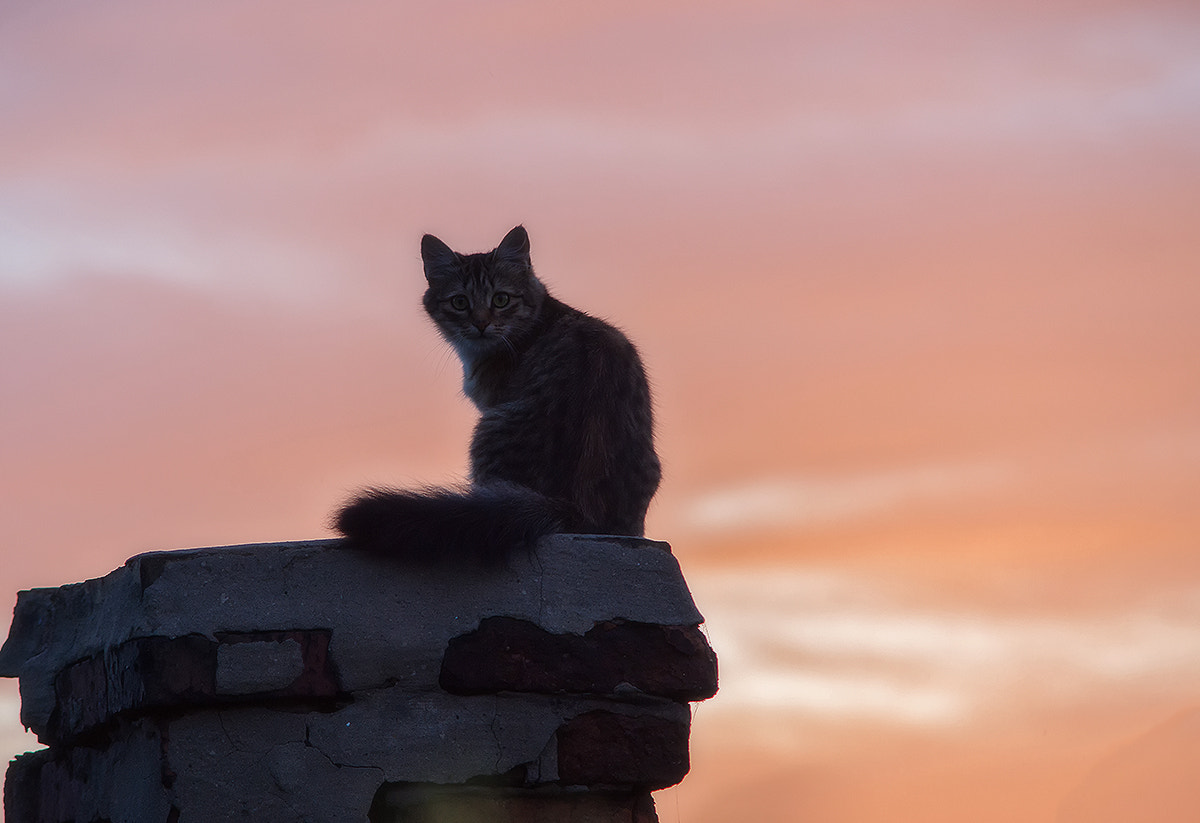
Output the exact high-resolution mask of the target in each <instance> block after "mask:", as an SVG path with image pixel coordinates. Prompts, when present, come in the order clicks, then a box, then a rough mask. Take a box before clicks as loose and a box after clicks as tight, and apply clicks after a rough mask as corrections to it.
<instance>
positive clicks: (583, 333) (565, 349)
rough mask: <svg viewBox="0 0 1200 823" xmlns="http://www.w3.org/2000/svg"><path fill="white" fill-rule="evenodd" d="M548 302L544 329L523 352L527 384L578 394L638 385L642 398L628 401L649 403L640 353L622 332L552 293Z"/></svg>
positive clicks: (530, 387)
mask: <svg viewBox="0 0 1200 823" xmlns="http://www.w3.org/2000/svg"><path fill="white" fill-rule="evenodd" d="M547 303H548V304H549V305H547V306H546V307H545V313H546V317H545V324H544V326H543V328H542V332H541V333H540V334H539V335H538V337H537V339H536V340H535V341H534V344H533V345H532V346H531V347H530V350H529V351H528V352H527V355H526V357H525V358H523V360H524V363H523V364H522V365H523V366H525V368H524V369H522V370H521V371H523V372H525V374H524V375H523V377H524V378H525V380H524V381H522V382H526V381H527V382H526V386H525V388H526V390H535V391H536V389H537V388H539V387H541V388H544V389H546V390H559V391H561V390H564V389H565V390H567V391H569V392H570V393H571V394H573V395H575V396H577V397H578V394H577V393H578V392H581V391H582V392H585V393H586V394H589V395H594V394H596V393H600V392H605V391H612V390H619V389H628V390H637V389H639V388H640V389H641V390H642V391H644V392H645V398H644V399H642V398H626V401H627V402H629V401H630V400H636V401H637V402H645V403H646V404H648V403H649V391H648V388H647V381H646V374H645V369H644V367H643V366H642V360H641V357H640V356H639V355H638V351H637V348H636V347H635V346H634V345H633V343H632V342H631V341H630V339H629V338H628V337H627V336H626V335H625V333H624V332H622V331H621V330H620V329H618V328H617V327H615V326H613V325H612V324H610V323H608V322H606V321H604V320H601V319H600V318H598V317H594V316H592V315H590V314H587V313H586V312H582V311H580V310H578V309H575V308H572V307H571V306H568V305H567V304H565V303H563V302H561V301H559V300H556V299H554V298H552V297H548V298H547ZM580 399H582V398H580ZM592 399H595V398H592Z"/></svg>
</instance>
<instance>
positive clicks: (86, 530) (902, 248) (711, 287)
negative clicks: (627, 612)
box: [0, 0, 1200, 823]
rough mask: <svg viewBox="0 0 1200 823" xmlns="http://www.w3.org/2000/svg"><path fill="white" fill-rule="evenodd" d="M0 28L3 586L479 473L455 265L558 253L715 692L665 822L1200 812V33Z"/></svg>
mask: <svg viewBox="0 0 1200 823" xmlns="http://www.w3.org/2000/svg"><path fill="white" fill-rule="evenodd" d="M0 23H2V24H0V109H2V110H3V111H4V112H5V114H4V116H3V117H0V349H2V350H3V352H4V357H3V358H2V359H0V424H2V425H0V465H2V466H3V471H0V499H2V500H3V501H4V502H3V504H2V505H0V527H2V529H3V541H4V542H3V548H2V549H0V551H2V552H3V555H2V557H3V561H2V563H0V595H3V596H6V597H10V598H14V597H15V593H16V591H17V590H18V589H25V588H30V587H34V586H57V585H61V584H64V583H68V582H72V581H76V580H82V579H85V578H88V577H95V576H98V575H101V574H104V573H106V572H108V571H109V570H110V569H112V568H114V567H115V566H117V565H119V564H120V563H121V562H123V561H124V560H125V559H126V558H127V557H128V556H130V555H133V554H136V553H138V552H142V551H146V550H152V549H170V548H182V547H188V546H203V545H222V544H228V543H245V542H254V541H276V540H289V539H300V538H308V537H326V536H329V532H328V528H327V519H328V516H329V514H330V512H331V511H332V510H333V509H334V507H335V506H336V505H337V504H338V503H339V502H340V501H342V500H343V499H344V498H345V497H346V496H347V495H348V494H350V493H351V492H352V491H353V490H355V489H356V488H359V487H361V486H363V485H367V484H370V483H389V484H407V483H438V482H445V481H450V480H454V479H456V478H460V477H461V476H462V475H463V473H464V472H465V469H466V444H467V440H468V438H469V435H470V427H471V425H472V421H473V414H472V410H471V408H470V404H469V403H468V402H467V401H466V400H465V399H463V397H462V396H461V391H460V372H459V366H458V364H457V362H456V360H455V359H454V357H453V353H452V352H451V351H449V350H448V348H447V347H446V346H445V345H444V344H443V343H442V342H441V341H440V340H439V338H438V337H437V335H436V333H435V331H434V330H433V328H432V326H431V325H430V324H429V322H428V320H427V319H426V318H425V317H423V316H422V312H421V305H420V293H421V291H422V289H423V282H422V276H421V269H420V255H419V249H418V244H419V239H420V237H421V235H422V234H423V233H424V232H427V231H429V232H435V233H436V234H437V235H438V236H439V237H442V238H443V239H444V240H445V241H446V242H447V243H449V244H450V245H451V246H453V247H455V248H456V249H461V250H463V251H475V250H481V249H485V248H491V247H492V246H494V245H495V244H496V243H497V242H498V241H499V239H500V238H501V237H502V236H503V234H504V233H505V232H506V231H507V230H508V229H510V228H511V227H512V226H514V225H516V224H518V223H523V224H524V225H525V226H526V227H527V228H528V229H529V233H530V236H531V240H532V255H533V261H534V265H535V267H536V269H537V271H538V273H539V275H540V276H541V277H542V279H544V280H545V281H546V282H547V284H548V285H549V286H550V288H551V290H552V291H553V292H554V293H555V294H556V295H557V296H559V297H560V298H561V299H563V300H564V301H566V302H567V303H570V304H571V305H574V306H576V307H578V308H581V309H584V310H586V311H588V312H590V313H593V314H596V315H598V316H602V317H605V318H607V319H609V320H611V321H612V322H614V323H616V324H617V325H619V326H621V327H622V328H623V329H624V330H625V331H626V332H627V333H628V334H629V336H630V337H631V338H632V339H633V340H635V341H636V342H637V344H638V346H639V348H640V350H641V352H642V355H643V358H644V359H645V361H646V363H647V367H648V370H649V372H650V374H651V378H652V381H653V383H654V386H655V391H656V402H657V414H658V439H659V451H660V453H661V455H662V457H663V463H664V470H665V479H664V483H663V486H662V488H661V491H660V493H659V496H658V497H657V498H656V500H655V502H654V504H653V505H652V507H651V511H650V518H649V523H648V536H650V537H654V538H658V539H663V540H667V541H669V542H670V543H671V544H672V546H673V549H674V552H675V554H676V556H677V557H678V558H679V560H680V563H681V565H682V566H683V569H684V573H685V575H686V576H687V578H688V580H689V582H690V584H691V586H692V589H693V594H694V595H695V599H696V602H697V605H698V606H699V608H700V610H701V611H702V612H704V614H705V616H706V618H707V621H708V622H707V626H706V630H707V632H708V634H709V637H710V639H711V642H712V644H713V646H714V647H715V648H716V650H717V653H718V656H719V658H720V664H721V691H720V692H719V693H718V695H717V697H716V698H714V699H713V700H712V701H709V702H706V703H703V704H700V705H699V706H697V707H696V713H695V718H694V723H693V735H692V748H693V768H692V772H691V774H690V775H689V776H688V778H687V779H686V780H685V781H684V782H683V783H682V784H681V785H680V786H678V787H676V788H673V789H669V790H666V791H664V792H660V793H658V794H657V803H658V809H659V815H660V818H661V819H662V820H663V821H664V823H668V822H669V823H676V821H683V822H684V823H722V822H723V821H728V820H738V819H745V820H755V821H759V822H760V823H766V822H767V821H778V823H791V821H797V820H803V821H806V822H808V823H862V822H863V821H880V822H881V823H882V822H883V821H887V823H895V822H896V821H914V822H916V821H919V822H920V823H930V821H946V823H951V821H953V822H954V823H958V821H967V820H969V821H973V823H979V822H980V821H984V822H985V823H986V822H987V821H996V823H1000V821H1004V822H1005V823H1010V822H1011V821H1022V822H1023V823H1029V822H1033V823H1038V822H1040V821H1046V822H1047V823H1049V822H1050V821H1061V823H1106V822H1107V821H1112V822H1113V823H1115V821H1128V820H1133V819H1136V820H1139V821H1142V820H1144V821H1184V820H1187V821H1194V820H1196V819H1200V795H1198V794H1197V793H1196V791H1195V788H1194V784H1195V778H1194V775H1192V774H1189V770H1191V771H1194V764H1195V763H1196V758H1197V756H1200V505H1197V502H1198V501H1200V319H1198V318H1200V229H1198V227H1200V8H1198V7H1195V6H1194V4H1187V3H1178V2H1170V1H1169V0H1149V2H1145V1H1143V2H1137V3H1135V2H1132V0H1094V2H1068V3H1058V4H1045V3H1041V4H1034V3H1021V2H1017V3H1014V2H1005V3H1002V2H998V0H981V1H980V2H974V3H968V4H961V3H948V2H941V0H916V1H914V2H903V3H883V2H875V0H864V1H863V2H849V3H832V2H817V0H805V2H800V3H796V2H786V3H785V2H774V0H753V2H737V3H732V2H718V0H713V1H712V2H700V3H695V2H693V3H678V2H673V0H650V1H649V2H647V1H646V0H642V2H638V3H632V2H609V3H605V4H589V5H586V6H575V5H572V4H556V3H549V2H545V1H544V0H518V1H517V2H511V3H494V2H492V3H485V2H458V3H440V4H429V5H424V4H396V3H374V2H368V3H362V4H356V5H355V6H354V7H353V9H350V8H349V7H344V6H340V5H333V4H325V5H322V4H314V3H305V4H296V3H290V2H289V3H284V2H280V0H264V2H255V3H242V2H232V0H216V1H215V2H208V3H203V4H184V3H151V2H145V1H144V0H111V2H108V3H104V4H87V3H68V4H42V3H32V2H25V0H19V1H18V2H10V3H8V4H6V6H5V8H4V10H3V11H0ZM18 705H19V704H18V697H17V690H16V684H15V683H14V682H12V681H9V680H4V681H0V753H11V752H17V751H23V750H24V749H25V748H26V747H31V746H34V745H36V741H34V740H33V738H32V736H23V734H22V731H21V729H20V726H19V723H18V720H17V707H18Z"/></svg>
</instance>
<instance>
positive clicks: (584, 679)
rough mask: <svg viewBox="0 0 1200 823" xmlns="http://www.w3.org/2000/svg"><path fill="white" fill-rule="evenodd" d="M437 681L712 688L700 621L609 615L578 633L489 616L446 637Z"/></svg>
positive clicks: (712, 669)
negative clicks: (642, 620)
mask: <svg viewBox="0 0 1200 823" xmlns="http://www.w3.org/2000/svg"><path fill="white" fill-rule="evenodd" d="M439 683H440V685H441V686H442V688H443V689H445V690H446V691H448V692H451V693H452V694H488V693H496V692H502V691H514V692H535V693H540V694H556V693H581V694H616V693H619V692H621V691H622V690H628V689H630V688H632V689H636V690H638V691H641V692H644V693H646V694H651V695H655V696H659V697H667V698H670V699H672V700H677V701H680V702H684V701H691V700H703V699H706V698H709V697H712V696H713V695H714V694H715V693H716V690H717V658H716V655H715V654H714V653H713V650H712V648H711V647H710V646H709V645H708V641H707V640H705V638H704V634H703V633H702V632H701V631H700V629H699V627H698V626H662V625H658V624H653V623H639V622H635V621H626V620H607V621H602V622H599V623H597V624H596V625H595V626H593V627H592V629H591V630H590V631H588V632H587V633H586V634H583V635H576V634H552V633H550V632H548V631H546V630H545V629H543V628H541V627H539V626H537V625H536V624H534V623H531V622H529V621H527V620H518V619H515V618H511V617H488V618H486V619H484V620H483V621H481V622H480V624H479V627H478V628H477V629H475V630H474V631H471V632H468V633H466V634H463V635H459V636H458V637H455V638H454V639H452V640H451V641H450V643H449V645H448V646H447V648H446V653H445V655H444V656H443V658H442V668H441V674H440V677H439Z"/></svg>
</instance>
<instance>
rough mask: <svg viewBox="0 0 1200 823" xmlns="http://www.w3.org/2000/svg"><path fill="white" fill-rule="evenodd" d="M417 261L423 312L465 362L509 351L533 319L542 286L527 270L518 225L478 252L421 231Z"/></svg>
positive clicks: (542, 295) (522, 231)
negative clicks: (423, 286) (422, 281)
mask: <svg viewBox="0 0 1200 823" xmlns="http://www.w3.org/2000/svg"><path fill="white" fill-rule="evenodd" d="M421 259H422V260H423V261H424V263H425V280H426V281H427V282H428V283H429V288H428V289H426V291H425V310H426V311H427V312H429V316H430V317H431V318H432V319H433V322H434V323H435V324H436V325H437V327H438V331H440V332H441V334H442V336H443V337H444V338H446V340H447V342H449V343H450V345H452V346H453V347H454V348H455V350H456V351H457V352H458V355H459V357H460V358H462V360H463V361H464V362H465V363H471V362H473V361H475V360H477V359H478V358H480V357H482V356H486V355H488V354H491V353H493V352H495V351H498V350H500V349H505V348H509V349H511V348H512V346H514V345H515V344H516V343H517V342H518V341H520V340H521V339H522V338H523V337H524V335H525V334H526V333H527V332H528V331H529V330H530V329H532V328H533V326H534V324H535V323H536V321H537V317H538V313H539V311H540V310H541V307H542V301H544V300H545V298H546V287H545V286H543V285H542V283H541V281H540V280H538V279H537V277H535V276H534V274H533V265H532V263H531V262H530V258H529V235H528V234H527V233H526V232H525V229H524V227H522V226H517V227H516V228H515V229H513V230H512V231H510V232H509V233H508V234H506V235H505V236H504V239H503V240H501V241H500V245H499V246H497V247H496V248H495V249H493V250H492V251H490V252H481V253H478V254H459V253H458V252H456V251H454V250H452V249H451V248H450V247H449V246H447V245H446V244H445V243H443V242H442V241H441V240H439V239H437V238H436V237H434V236H433V235H432V234H427V235H425V236H424V237H422V238H421Z"/></svg>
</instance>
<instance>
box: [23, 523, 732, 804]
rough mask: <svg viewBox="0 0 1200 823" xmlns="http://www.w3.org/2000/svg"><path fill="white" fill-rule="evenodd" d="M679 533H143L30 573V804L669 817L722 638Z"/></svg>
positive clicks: (26, 648)
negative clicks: (253, 538) (516, 544)
mask: <svg viewBox="0 0 1200 823" xmlns="http://www.w3.org/2000/svg"><path fill="white" fill-rule="evenodd" d="M702 620H703V618H702V617H701V616H700V613H699V612H698V611H697V610H696V607H695V605H694V603H693V602H692V599H691V595H690V594H689V592H688V590H687V586H686V584H685V582H684V580H683V577H682V575H681V574H680V571H679V567H678V564H677V563H676V562H675V559H674V558H673V557H672V556H671V554H670V550H669V547H668V546H667V545H666V544H664V543H656V542H653V541H647V540H639V539H631V538H603V537H581V536H575V535H556V536H553V537H550V538H547V539H546V540H544V541H543V542H542V543H541V544H540V546H539V547H538V550H537V551H536V552H535V553H533V554H532V555H530V556H529V557H523V558H518V559H516V560H514V561H513V562H512V564H511V565H510V566H509V567H507V568H505V569H501V570H484V569H474V568H471V569H457V570H454V569H414V568H411V567H405V566H400V565H397V564H394V563H387V562H385V561H381V560H378V559H373V558H369V557H364V556H361V555H357V554H353V553H347V552H343V551H339V550H337V549H336V548H334V543H333V541H316V542H308V543H283V544H263V545H252V546H232V547H223V548H215V549H195V550H188V551H178V552H158V553H153V554H146V555H139V556H138V557H135V558H133V559H131V560H129V561H128V562H127V563H126V564H125V565H124V566H122V567H121V568H119V569H117V570H116V571H114V572H112V573H110V574H108V575H106V576H105V577H103V578H99V579H96V580H89V581H86V582H84V583H80V584H74V585H71V586H63V587H61V588H57V589H35V590H32V591H25V592H21V593H20V594H19V595H18V599H17V608H16V610H15V612H14V617H13V624H12V628H11V630H10V634H9V638H8V641H7V642H6V643H5V644H4V647H3V650H0V675H3V676H8V677H20V681H21V698H22V707H21V719H22V721H23V722H24V723H25V724H26V725H27V726H29V727H30V728H32V729H33V730H34V731H35V732H36V733H37V735H38V738H39V739H40V740H41V741H42V742H43V743H44V744H46V745H47V746H48V748H47V749H43V750H40V751H37V752H33V753H30V754H26V755H22V756H20V757H18V758H17V759H16V760H14V761H13V762H12V764H11V765H10V766H9V769H8V774H7V778H6V781H5V789H4V806H5V815H6V816H5V819H6V820H7V821H9V823H67V821H71V822H72V823H100V821H112V822H113V823H116V822H117V821H137V822H138V823H140V821H146V823H187V821H194V822H195V823H214V822H215V821H225V820H255V821H314V823H316V822H317V821H320V823H340V821H346V822H347V823H363V822H364V821H371V823H383V822H384V821H397V822H398V821H405V823H474V822H475V821H480V823H482V821H488V822H489V823H493V822H494V821H500V822H501V823H503V821H514V823H515V822H516V821H522V823H541V821H546V823H549V821H567V820H569V821H573V823H601V822H602V823H618V821H620V823H652V822H653V821H656V820H657V817H656V815H655V812H654V805H653V802H652V800H651V798H650V792H651V791H652V790H654V789H658V788H663V787H666V786H670V785H673V784H675V783H677V782H679V781H680V780H681V779H683V777H684V775H685V774H686V773H687V770H688V732H689V722H690V710H689V707H688V702H689V701H695V700H703V699H705V698H707V697H711V696H712V695H713V694H714V693H715V692H716V687H717V680H716V676H717V671H716V657H715V656H714V655H713V652H712V650H711V649H710V648H709V646H708V643H707V642H706V641H705V638H704V635H703V634H702V633H701V631H700V628H699V626H700V623H701V622H702Z"/></svg>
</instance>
